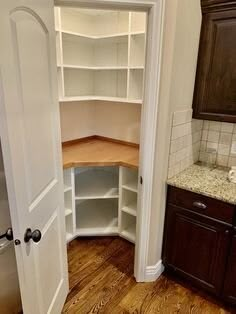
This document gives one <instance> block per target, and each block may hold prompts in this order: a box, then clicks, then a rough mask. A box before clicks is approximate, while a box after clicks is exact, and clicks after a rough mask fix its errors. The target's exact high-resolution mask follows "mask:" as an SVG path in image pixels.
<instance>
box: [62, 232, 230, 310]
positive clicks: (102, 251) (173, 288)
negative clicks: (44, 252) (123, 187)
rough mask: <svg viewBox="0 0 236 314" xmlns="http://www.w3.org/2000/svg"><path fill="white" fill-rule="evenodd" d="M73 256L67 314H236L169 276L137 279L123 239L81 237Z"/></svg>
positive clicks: (128, 245) (70, 247)
mask: <svg viewBox="0 0 236 314" xmlns="http://www.w3.org/2000/svg"><path fill="white" fill-rule="evenodd" d="M68 258H69V278H70V293H69V295H68V298H67V301H66V304H65V306H64V309H63V313H77V314H85V313H108V314H117V313H136V314H137V313H163V314H165V313H167V314H172V313H183V314H185V313H196V314H197V313H199V314H200V313H201V314H205V313H206V314H218V313H219V314H225V313H236V311H235V310H234V309H231V308H226V307H222V305H220V304H217V303H216V301H214V300H213V299H212V298H211V297H209V296H206V295H205V294H203V293H200V292H199V291H198V290H196V289H192V288H189V287H187V286H186V285H185V286H183V285H182V284H180V283H178V282H177V281H176V280H175V281H174V280H173V278H171V277H170V276H169V275H166V274H164V275H162V276H161V278H159V279H158V280H157V281H156V282H153V283H136V282H135V280H134V277H133V266H134V265H133V261H134V246H133V245H132V244H131V243H129V242H127V241H125V240H123V239H121V238H118V237H102V238H98V237H97V238H79V239H76V240H74V241H72V242H71V243H70V244H69V245H68Z"/></svg>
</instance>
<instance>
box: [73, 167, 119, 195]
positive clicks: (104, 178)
mask: <svg viewBox="0 0 236 314" xmlns="http://www.w3.org/2000/svg"><path fill="white" fill-rule="evenodd" d="M106 168H108V169H110V170H111V171H109V170H104V169H105V168H102V167H94V168H93V167H91V168H87V170H85V171H81V172H80V171H79V170H77V173H76V176H75V198H76V199H106V198H118V197H119V189H118V172H117V169H116V168H114V169H115V171H114V170H113V169H111V168H109V167H106Z"/></svg>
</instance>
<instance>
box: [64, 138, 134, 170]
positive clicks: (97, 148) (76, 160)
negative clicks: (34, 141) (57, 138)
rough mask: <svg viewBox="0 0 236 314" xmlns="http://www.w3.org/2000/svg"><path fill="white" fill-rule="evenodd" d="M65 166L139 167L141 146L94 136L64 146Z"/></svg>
mask: <svg viewBox="0 0 236 314" xmlns="http://www.w3.org/2000/svg"><path fill="white" fill-rule="evenodd" d="M62 155H63V168H64V169H65V168H71V167H80V166H116V165H117V166H126V167H130V168H136V169H137V168H138V165H139V147H138V145H135V144H134V145H129V144H127V143H125V142H120V141H117V142H116V141H113V140H111V139H107V138H102V137H99V136H92V137H89V138H85V139H81V140H78V141H71V142H67V143H64V144H63V146H62Z"/></svg>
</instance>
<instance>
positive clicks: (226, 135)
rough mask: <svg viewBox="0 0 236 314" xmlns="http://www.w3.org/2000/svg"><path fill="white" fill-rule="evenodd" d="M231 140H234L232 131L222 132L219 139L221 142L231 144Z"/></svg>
mask: <svg viewBox="0 0 236 314" xmlns="http://www.w3.org/2000/svg"><path fill="white" fill-rule="evenodd" d="M231 141H232V134H231V133H225V132H221V133H220V139H219V143H220V144H227V145H230V143H231Z"/></svg>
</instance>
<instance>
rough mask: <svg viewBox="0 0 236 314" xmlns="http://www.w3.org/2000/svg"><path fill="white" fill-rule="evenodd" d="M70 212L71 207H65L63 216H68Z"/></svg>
mask: <svg viewBox="0 0 236 314" xmlns="http://www.w3.org/2000/svg"><path fill="white" fill-rule="evenodd" d="M71 214H72V209H71V208H65V216H69V215H71Z"/></svg>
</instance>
